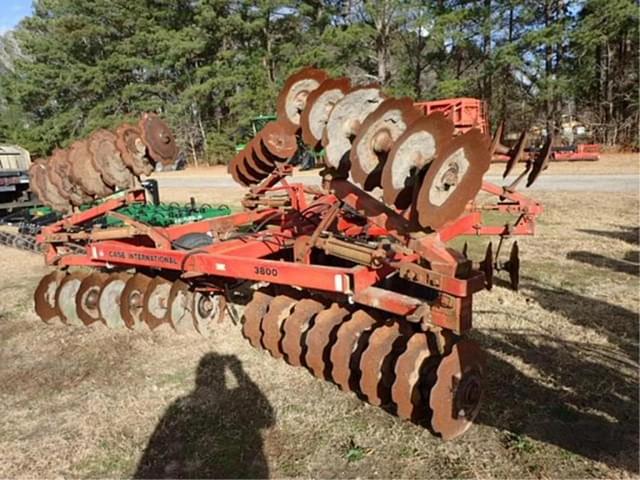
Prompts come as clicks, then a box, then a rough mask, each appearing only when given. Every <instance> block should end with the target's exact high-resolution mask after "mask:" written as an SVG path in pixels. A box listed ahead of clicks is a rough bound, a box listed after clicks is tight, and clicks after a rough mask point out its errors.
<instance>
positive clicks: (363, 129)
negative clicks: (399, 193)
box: [349, 97, 422, 191]
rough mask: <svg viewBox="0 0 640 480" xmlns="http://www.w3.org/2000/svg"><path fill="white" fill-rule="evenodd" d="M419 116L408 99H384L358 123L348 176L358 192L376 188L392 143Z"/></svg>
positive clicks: (411, 101) (420, 115)
mask: <svg viewBox="0 0 640 480" xmlns="http://www.w3.org/2000/svg"><path fill="white" fill-rule="evenodd" d="M421 117H422V114H421V113H420V112H419V111H418V110H416V109H415V108H414V107H413V100H411V99H410V98H408V97H403V98H387V99H386V100H384V101H383V102H382V103H380V105H378V107H377V108H376V109H375V110H374V111H373V112H371V113H370V114H369V115H367V117H366V118H365V119H364V122H362V125H361V126H360V128H359V129H358V133H357V135H356V137H355V139H354V140H353V145H352V147H351V153H350V155H349V159H350V163H351V176H352V177H353V179H354V180H355V181H356V183H358V184H360V185H361V186H362V188H364V189H365V190H367V191H371V190H373V189H374V188H376V187H379V186H380V182H381V176H382V169H383V167H384V165H385V163H386V160H387V156H388V155H389V152H390V151H391V149H392V147H393V145H394V143H395V142H396V140H398V138H399V137H400V136H401V135H402V134H403V133H404V132H405V131H406V130H407V128H408V127H409V126H410V125H411V124H412V123H414V122H415V121H416V120H418V119H419V118H421Z"/></svg>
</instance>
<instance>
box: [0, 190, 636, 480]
mask: <svg viewBox="0 0 640 480" xmlns="http://www.w3.org/2000/svg"><path fill="white" fill-rule="evenodd" d="M169 190H172V189H169ZM227 190H228V191H227ZM189 194H191V195H194V194H195V195H196V196H197V197H198V199H199V200H200V201H207V202H224V203H230V204H234V203H235V202H237V199H238V198H239V196H240V195H241V192H238V191H237V190H236V189H219V190H217V191H216V192H206V191H192V192H189V191H186V190H184V191H168V192H163V197H164V198H165V199H167V200H173V199H179V198H180V199H182V200H183V201H184V200H186V197H188V195H189ZM538 198H539V199H540V200H541V201H543V203H544V205H545V209H546V210H545V213H544V215H543V216H542V218H541V221H540V224H539V229H538V232H537V233H538V234H537V236H535V237H531V238H524V239H521V240H520V241H519V243H520V252H521V264H522V265H521V267H522V282H521V291H520V292H518V293H515V292H512V291H510V290H508V289H507V288H505V285H504V282H500V283H499V284H498V286H497V287H495V288H494V289H493V291H491V292H482V293H480V294H478V295H477V300H476V301H475V302H474V303H475V304H474V310H475V317H474V323H475V330H474V331H473V333H472V336H473V337H474V338H475V339H477V340H478V342H480V344H481V345H483V346H484V348H485V349H486V352H487V382H486V389H487V392H486V397H485V402H484V405H483V409H482V411H481V413H480V415H479V417H478V419H477V425H475V426H474V427H473V428H472V429H471V430H470V431H469V432H467V434H465V435H464V436H463V437H461V438H460V439H458V440H456V441H453V442H448V443H443V442H441V441H440V440H438V439H437V438H435V437H433V436H432V435H431V434H430V433H429V432H428V431H426V430H423V429H421V428H419V427H416V426H413V425H411V424H408V423H406V422H402V421H400V420H398V419H397V418H394V417H392V416H390V415H388V414H386V413H384V412H383V411H381V410H379V409H377V408H374V407H371V406H368V405H366V404H363V403H361V402H360V401H358V400H357V399H356V398H355V396H353V395H350V394H345V393H342V392H340V391H338V389H337V388H336V387H335V386H333V385H331V384H328V383H325V382H321V381H319V380H317V379H315V378H314V377H312V376H311V375H310V374H309V373H307V372H306V371H305V370H303V369H294V368H292V367H289V366H287V365H286V364H285V363H284V362H282V361H281V360H274V359H272V358H271V357H269V356H268V354H266V353H263V352H259V351H256V350H253V349H252V348H251V347H250V346H249V344H248V343H247V342H246V341H245V340H244V339H243V338H242V336H241V335H240V331H239V327H238V326H237V325H234V324H233V323H232V322H231V321H229V320H228V319H227V320H225V322H223V323H221V324H219V326H218V329H217V331H216V332H215V333H214V334H213V335H212V336H211V337H210V338H202V337H198V336H195V335H194V336H191V335H185V336H178V335H176V334H174V333H173V332H172V331H170V330H169V329H165V328H164V327H161V328H160V329H158V330H157V331H155V332H153V333H150V332H146V333H145V332H127V331H113V330H107V329H106V328H100V327H96V328H72V327H65V326H57V325H51V326H49V325H45V324H42V323H41V322H40V321H39V320H38V319H37V317H36V315H35V313H34V312H33V308H32V292H33V290H34V288H35V285H36V284H37V282H38V280H39V278H40V277H41V276H42V275H43V274H44V273H46V272H47V269H46V268H45V267H44V266H43V264H42V259H41V258H40V257H38V256H36V255H32V254H28V253H24V252H19V251H16V250H10V249H6V248H2V247H0V272H2V273H1V274H0V385H2V388H0V402H1V404H2V419H1V420H0V478H17V477H20V478H33V477H48V478H53V477H83V478H87V477H89V478H94V477H110V478H113V477H131V476H137V477H182V476H195V477H262V476H267V475H268V476H271V477H310V476H312V477H327V478H329V477H331V478H335V477H341V478H342V477H349V478H366V477H380V478H389V477H403V478H425V477H429V478H433V477H443V478H453V477H456V478H458V477H464V478H516V477H517V478H549V477H551V478H585V477H596V478H637V477H638V475H639V470H638V468H639V467H638V433H639V432H638V325H639V324H638V314H639V303H638V300H639V298H638V292H639V289H638V286H639V285H638V283H639V276H638V275H639V250H640V246H639V244H638V243H639V242H638V236H639V230H638V228H639V221H638V211H639V208H640V205H639V204H638V196H637V195H636V194H633V193H627V194H605V193H597V194H593V193H588V192H584V193H562V192H557V193H552V192H545V193H543V194H542V193H541V194H539V195H538ZM481 251H482V245H480V244H478V243H474V244H472V253H474V252H475V253H477V254H478V253H479V252H481Z"/></svg>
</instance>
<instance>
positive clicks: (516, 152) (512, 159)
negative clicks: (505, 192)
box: [492, 130, 527, 178]
mask: <svg viewBox="0 0 640 480" xmlns="http://www.w3.org/2000/svg"><path fill="white" fill-rule="evenodd" d="M526 143H527V131H526V130H524V131H523V132H522V133H521V134H520V138H519V139H518V143H516V145H515V146H514V148H513V150H510V151H509V160H507V165H506V167H505V169H504V173H503V174H502V178H507V176H508V175H509V174H510V173H511V170H513V167H515V165H516V163H518V162H519V161H520V158H521V157H522V154H523V153H524V147H525V145H526ZM492 148H493V145H492ZM492 151H493V150H492ZM492 155H493V154H492Z"/></svg>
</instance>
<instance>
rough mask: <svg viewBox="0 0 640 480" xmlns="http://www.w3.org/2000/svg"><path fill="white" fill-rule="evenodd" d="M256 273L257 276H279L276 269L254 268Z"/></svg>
mask: <svg viewBox="0 0 640 480" xmlns="http://www.w3.org/2000/svg"><path fill="white" fill-rule="evenodd" d="M254 272H255V273H256V274H257V275H266V276H268V277H277V276H278V269H277V268H274V267H254Z"/></svg>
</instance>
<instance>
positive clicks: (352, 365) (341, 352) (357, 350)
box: [330, 310, 377, 391]
mask: <svg viewBox="0 0 640 480" xmlns="http://www.w3.org/2000/svg"><path fill="white" fill-rule="evenodd" d="M376 323H377V320H376V319H375V318H374V317H372V316H371V315H369V314H368V313H367V312H365V311H364V310H358V311H356V312H355V313H354V314H353V315H351V318H350V319H349V320H348V321H346V322H344V323H342V324H341V325H340V327H339V328H338V332H337V334H336V341H335V343H334V344H333V347H332V348H331V354H330V360H331V377H332V378H333V381H334V382H335V383H336V384H337V385H338V386H339V387H340V389H341V390H345V391H347V390H359V387H358V382H359V380H360V354H362V351H363V350H364V348H366V343H365V342H366V340H367V338H365V337H367V335H366V333H367V332H370V331H371V330H372V329H373V328H374V326H375V325H376Z"/></svg>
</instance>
